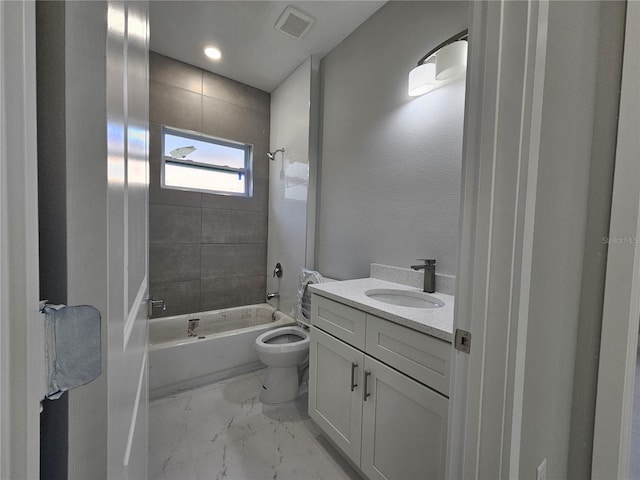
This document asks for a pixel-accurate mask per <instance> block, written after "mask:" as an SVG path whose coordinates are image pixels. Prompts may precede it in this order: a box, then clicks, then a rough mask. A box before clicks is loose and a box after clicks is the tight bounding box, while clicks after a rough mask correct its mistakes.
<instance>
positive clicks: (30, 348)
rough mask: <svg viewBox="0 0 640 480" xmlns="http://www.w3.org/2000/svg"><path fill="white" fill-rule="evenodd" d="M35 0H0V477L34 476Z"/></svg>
mask: <svg viewBox="0 0 640 480" xmlns="http://www.w3.org/2000/svg"><path fill="white" fill-rule="evenodd" d="M35 24H36V20H35V3H34V2H33V1H25V2H0V192H1V194H0V477H1V478H39V477H40V401H41V400H42V398H43V395H44V393H45V392H44V390H45V384H44V348H43V345H44V343H43V338H44V335H43V334H44V331H43V322H42V319H41V315H40V313H39V304H38V301H39V284H40V282H39V260H38V193H37V192H38V173H37V172H38V170H37V138H36V123H37V122H36V118H37V117H36V35H35V32H36V30H35Z"/></svg>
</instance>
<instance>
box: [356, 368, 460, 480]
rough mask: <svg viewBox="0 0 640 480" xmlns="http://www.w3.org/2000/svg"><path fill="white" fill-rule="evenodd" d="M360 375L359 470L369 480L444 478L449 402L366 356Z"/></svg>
mask: <svg viewBox="0 0 640 480" xmlns="http://www.w3.org/2000/svg"><path fill="white" fill-rule="evenodd" d="M367 372H368V373H369V374H368V375H367ZM365 377H366V387H367V390H366V393H368V394H369V395H368V396H367V398H366V399H365V401H364V402H363V413H362V462H361V464H360V467H361V469H362V471H363V472H364V473H365V474H366V475H367V476H368V477H369V479H370V480H409V479H410V480H418V479H425V480H436V479H441V478H444V474H445V458H446V439H447V414H448V406H449V401H448V399H447V398H446V397H444V396H442V395H440V394H439V393H437V392H435V391H433V390H431V389H429V388H427V387H425V386H424V385H422V384H420V383H418V382H416V381H414V380H412V379H410V378H409V377H407V376H405V375H403V374H401V373H399V372H397V371H395V370H393V369H392V368H389V367H387V366H386V365H384V364H382V363H380V362H378V361H376V360H374V359H372V358H371V357H369V356H367V357H366V360H365ZM363 388H364V387H363Z"/></svg>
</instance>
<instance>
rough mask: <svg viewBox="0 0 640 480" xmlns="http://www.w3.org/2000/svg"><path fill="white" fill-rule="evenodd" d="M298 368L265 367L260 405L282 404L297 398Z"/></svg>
mask: <svg viewBox="0 0 640 480" xmlns="http://www.w3.org/2000/svg"><path fill="white" fill-rule="evenodd" d="M299 390H300V388H299V384H298V366H297V365H296V366H294V367H267V372H266V373H265V377H264V381H263V382H262V391H261V392H260V397H259V398H260V401H261V402H262V403H267V404H270V403H284V402H290V401H292V400H295V399H296V398H298V396H299V393H300V392H299Z"/></svg>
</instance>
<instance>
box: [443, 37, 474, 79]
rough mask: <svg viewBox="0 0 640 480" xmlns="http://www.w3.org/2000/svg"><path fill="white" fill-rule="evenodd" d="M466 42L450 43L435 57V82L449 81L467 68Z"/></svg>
mask: <svg viewBox="0 0 640 480" xmlns="http://www.w3.org/2000/svg"><path fill="white" fill-rule="evenodd" d="M467 46H468V44H467V41H466V40H459V41H457V42H453V43H450V44H449V45H447V46H446V47H442V49H441V50H440V51H439V52H438V54H437V55H436V80H449V79H450V78H453V77H455V76H457V75H460V74H461V73H463V72H464V71H465V69H466V68H467Z"/></svg>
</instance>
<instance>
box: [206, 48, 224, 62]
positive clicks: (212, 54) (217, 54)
mask: <svg viewBox="0 0 640 480" xmlns="http://www.w3.org/2000/svg"><path fill="white" fill-rule="evenodd" d="M204 54H205V55H206V56H207V57H209V58H211V59H213V60H220V59H221V58H222V52H221V51H220V50H218V49H217V48H216V47H206V48H205V49H204Z"/></svg>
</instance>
